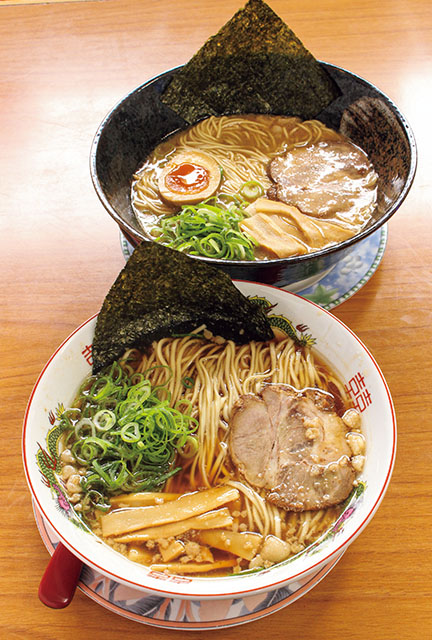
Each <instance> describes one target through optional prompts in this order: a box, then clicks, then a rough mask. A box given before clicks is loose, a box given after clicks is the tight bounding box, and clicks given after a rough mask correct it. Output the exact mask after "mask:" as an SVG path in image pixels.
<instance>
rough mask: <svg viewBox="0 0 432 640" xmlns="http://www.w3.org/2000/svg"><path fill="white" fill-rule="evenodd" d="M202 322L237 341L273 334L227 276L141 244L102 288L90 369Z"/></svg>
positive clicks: (156, 246)
mask: <svg viewBox="0 0 432 640" xmlns="http://www.w3.org/2000/svg"><path fill="white" fill-rule="evenodd" d="M202 324H205V325H206V326H207V328H208V329H209V330H210V331H211V332H212V333H213V334H214V335H220V336H222V337H224V338H226V339H229V340H233V341H234V342H236V343H238V344H243V343H245V342H249V341H250V340H257V341H265V340H269V339H270V338H272V337H273V332H272V329H271V327H270V324H269V321H268V319H267V316H266V314H265V313H264V311H263V310H262V309H261V308H260V307H259V306H257V305H256V304H254V303H253V302H252V301H249V300H248V298H247V297H245V296H244V295H243V294H242V293H241V292H240V291H239V290H238V289H237V288H236V286H235V285H234V284H233V282H232V280H231V278H230V277H229V275H227V274H226V273H225V272H223V271H220V270H219V269H216V268H215V267H212V266H210V265H208V264H206V263H205V262H202V261H200V260H196V259H194V258H190V257H189V256H187V255H186V254H184V253H181V252H179V251H175V250H173V249H169V248H168V247H164V246H163V245H160V244H157V243H154V242H142V243H141V244H140V245H139V246H138V247H137V248H136V249H135V250H134V252H133V254H132V255H131V257H130V258H129V260H128V262H127V263H126V266H125V267H124V268H123V269H122V271H121V272H120V274H119V275H118V277H117V279H116V281H115V282H114V284H113V286H112V287H111V289H110V291H109V292H108V294H107V296H106V298H105V300H104V302H103V305H102V308H101V311H100V313H99V316H98V319H97V322H96V328H95V335H94V339H93V348H92V353H93V372H94V373H97V372H98V371H100V370H101V369H102V368H103V367H105V366H107V365H109V364H111V363H112V362H114V360H116V359H118V358H119V357H120V356H121V355H122V354H123V353H124V351H125V350H126V349H128V348H131V347H136V348H138V349H144V348H145V347H147V346H149V345H150V344H151V343H152V342H153V341H154V340H159V339H161V338H163V337H169V336H173V335H176V334H183V333H189V332H191V331H193V330H194V329H196V328H197V327H199V326H200V325H202Z"/></svg>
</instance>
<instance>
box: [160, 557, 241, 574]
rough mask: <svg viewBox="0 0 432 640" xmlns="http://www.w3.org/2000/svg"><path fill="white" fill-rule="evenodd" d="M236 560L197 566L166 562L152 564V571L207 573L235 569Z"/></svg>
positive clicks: (189, 563)
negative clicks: (229, 568)
mask: <svg viewBox="0 0 432 640" xmlns="http://www.w3.org/2000/svg"><path fill="white" fill-rule="evenodd" d="M236 564H237V560H236V559H235V558H234V559H233V560H218V561H217V562H212V563H208V562H205V563H202V564H198V563H195V562H186V563H183V562H168V563H167V564H152V565H150V569H151V570H152V571H160V572H163V571H169V573H209V572H210V571H216V570H217V569H226V568H227V567H235V565H236Z"/></svg>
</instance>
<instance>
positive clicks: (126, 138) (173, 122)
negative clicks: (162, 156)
mask: <svg viewBox="0 0 432 640" xmlns="http://www.w3.org/2000/svg"><path fill="white" fill-rule="evenodd" d="M321 64H322V66H323V67H324V68H325V69H326V70H327V71H328V73H329V74H330V75H331V76H332V77H333V78H334V80H335V81H336V82H337V84H338V86H339V88H340V90H341V92H342V93H341V96H340V97H339V98H337V99H336V100H334V101H333V102H332V103H331V104H330V105H329V106H328V107H327V108H326V109H325V110H324V111H322V112H321V113H320V114H319V116H317V119H318V120H321V121H322V122H323V123H324V124H326V125H327V126H329V127H331V128H333V129H336V130H339V131H341V133H343V134H345V135H346V136H348V138H350V139H351V140H352V141H353V142H354V143H355V144H357V145H358V146H359V147H361V148H362V149H363V150H364V151H365V152H366V153H367V155H368V156H369V158H370V160H371V161H372V163H373V165H374V167H375V170H376V172H377V174H378V199H377V207H376V210H375V213H374V215H373V216H372V219H371V220H370V221H369V223H368V225H367V226H366V227H365V228H364V229H363V230H362V231H361V232H360V233H358V234H357V235H355V236H353V237H352V238H349V239H348V240H345V241H344V242H340V243H338V244H336V245H334V246H332V247H328V248H326V249H321V250H320V251H315V252H314V253H311V254H307V255H303V256H292V257H289V258H279V259H276V260H255V261H240V260H218V259H214V258H201V257H200V258H198V257H197V258H196V259H197V260H204V261H205V262H208V263H210V264H213V265H214V266H216V267H220V268H221V269H223V270H224V271H226V272H228V273H229V275H230V276H231V277H232V278H236V279H242V280H249V281H256V282H263V283H266V284H273V285H275V286H279V287H283V286H289V285H294V284H299V283H304V285H305V286H308V284H311V283H312V282H313V281H314V280H318V279H319V278H320V277H321V275H324V274H325V273H327V272H328V271H329V270H330V269H331V268H332V267H334V266H335V265H336V263H338V262H339V261H340V260H342V259H343V258H344V257H345V256H346V255H347V254H349V253H350V252H351V251H352V250H353V249H355V247H356V245H357V243H359V242H361V241H362V240H364V239H365V238H367V237H368V236H369V235H371V234H372V233H374V232H375V231H377V230H378V229H379V228H380V227H381V226H382V225H383V224H385V223H386V222H387V221H388V220H389V219H390V218H391V217H392V216H393V214H394V213H395V212H396V211H397V210H398V208H399V207H400V205H401V204H402V202H403V201H404V199H405V197H406V195H407V194H408V191H409V189H410V188H411V185H412V183H413V180H414V175H415V171H416V166H417V149H416V143H415V138H414V134H413V131H412V129H411V127H410V125H409V123H408V122H407V120H406V119H405V118H404V116H403V115H402V113H401V112H400V110H399V109H398V107H397V106H396V105H395V104H394V103H393V102H392V101H391V100H390V99H389V98H388V97H387V96H386V95H384V94H383V93H382V92H381V91H380V90H379V89H377V88H376V87H374V86H373V85H372V84H371V83H370V82H368V81H367V80H364V79H363V78H360V77H359V76H357V75H355V74H353V73H351V72H350V71H346V70H345V69H341V68H340V67H337V66H334V65H331V64H328V63H325V62H321ZM178 69H180V67H178V68H177V69H172V70H170V71H167V72H165V73H163V74H161V75H159V76H156V77H155V78H153V79H152V80H149V81H148V82H146V83H144V84H143V85H141V86H140V87H138V88H136V89H134V90H133V91H132V92H131V93H129V94H128V95H127V96H125V97H124V98H123V99H122V100H121V101H120V102H119V103H118V104H117V105H116V106H115V107H114V108H113V109H112V110H111V111H110V112H109V113H108V115H107V116H106V117H105V119H104V120H103V122H102V123H101V124H100V126H99V128H98V130H97V132H96V135H95V137H94V140H93V145H92V149H91V157H90V170H91V177H92V181H93V185H94V187H95V189H96V193H97V194H98V196H99V198H100V200H101V202H102V204H103V205H104V206H105V208H106V209H107V211H108V213H109V214H110V215H111V217H112V218H113V219H114V220H115V221H116V222H117V224H118V225H119V227H120V230H121V231H122V233H123V234H124V235H125V236H126V238H127V240H128V241H129V242H130V243H131V245H132V246H137V245H138V244H139V243H140V242H141V241H142V240H148V239H149V238H148V237H147V236H146V235H145V233H144V231H143V229H142V227H141V225H140V223H139V221H138V219H137V218H136V217H135V214H134V211H133V208H132V205H131V183H132V177H133V174H134V173H135V172H136V171H137V170H138V169H139V168H140V167H141V166H142V165H143V164H144V161H145V159H146V158H147V156H148V155H149V153H150V152H151V151H152V150H153V149H154V148H155V147H156V146H157V144H159V142H160V141H161V140H162V139H163V138H165V137H166V136H168V135H170V134H171V133H174V132H176V131H178V130H179V129H184V128H186V127H187V126H188V124H187V123H186V122H185V121H184V120H183V119H182V118H181V117H180V116H178V115H177V114H175V113H174V112H173V111H172V110H171V109H170V108H169V107H167V106H166V105H164V104H163V103H162V102H161V100H160V95H161V93H162V92H163V91H164V89H165V87H166V86H167V85H168V83H169V82H170V80H171V78H172V76H173V74H175V73H176V71H177V70H178Z"/></svg>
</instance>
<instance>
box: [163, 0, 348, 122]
mask: <svg viewBox="0 0 432 640" xmlns="http://www.w3.org/2000/svg"><path fill="white" fill-rule="evenodd" d="M340 93H341V92H340V90H339V88H338V86H337V85H336V83H335V82H334V80H333V79H332V78H331V77H330V75H329V74H328V73H327V71H326V70H325V69H324V68H323V67H322V66H321V65H320V64H319V62H318V61H317V60H316V59H315V58H314V56H313V55H312V54H311V53H310V52H309V51H308V50H307V49H306V48H305V47H304V45H303V44H302V42H301V41H300V40H299V39H298V38H297V36H296V35H295V34H294V32H293V31H292V30H291V29H290V28H289V27H288V26H287V25H286V24H285V23H284V22H283V20H281V18H279V16H278V15H277V14H276V13H275V12H274V11H273V10H272V9H271V8H270V7H269V6H268V5H267V4H266V3H265V2H263V1H262V0H249V2H247V4H246V5H245V6H244V8H243V9H240V10H239V11H238V12H237V13H236V14H235V15H234V16H233V17H232V18H231V20H229V21H228V22H227V23H226V24H225V25H224V26H223V27H222V28H221V29H220V30H219V31H218V33H217V34H216V35H214V36H212V37H211V38H209V39H208V40H207V42H205V44H204V45H203V46H202V47H201V49H200V50H199V51H198V52H197V53H196V54H195V55H194V56H193V57H192V58H191V60H190V61H189V62H188V63H187V64H186V65H185V66H184V67H183V68H182V69H180V70H179V71H177V72H176V74H175V75H174V77H173V79H172V80H171V82H170V84H169V85H168V87H167V88H166V89H165V91H164V93H163V94H162V96H161V100H162V102H163V103H164V104H166V105H167V106H169V107H170V108H171V109H172V110H173V111H175V112H176V113H177V114H179V115H180V116H181V117H182V118H183V119H184V120H186V121H187V122H188V123H190V124H191V123H194V122H197V121H198V120H201V119H203V118H205V117H208V116H211V115H227V114H239V113H243V114H247V113H270V114H278V115H288V116H298V117H299V118H301V119H303V120H306V119H310V118H314V117H315V116H317V115H318V114H319V113H320V112H321V111H322V110H323V109H324V108H325V107H327V106H328V105H329V104H330V103H331V102H332V101H333V100H334V99H335V98H337V97H338V96H339V95H340Z"/></svg>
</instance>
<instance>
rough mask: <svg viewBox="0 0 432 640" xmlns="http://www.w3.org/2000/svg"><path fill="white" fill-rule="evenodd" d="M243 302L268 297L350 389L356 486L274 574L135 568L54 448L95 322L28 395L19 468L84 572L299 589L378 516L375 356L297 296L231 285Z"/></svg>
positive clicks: (385, 451)
mask: <svg viewBox="0 0 432 640" xmlns="http://www.w3.org/2000/svg"><path fill="white" fill-rule="evenodd" d="M235 284H236V286H237V287H238V288H239V289H240V290H241V292H242V293H243V294H245V295H247V296H249V295H254V296H255V295H257V296H259V297H261V298H266V299H267V300H268V301H269V302H270V303H271V304H272V305H274V313H275V314H277V315H283V316H285V317H286V318H287V319H288V320H290V322H291V323H292V325H291V326H292V327H294V328H295V330H296V331H301V332H302V333H305V334H307V335H309V336H311V338H312V339H313V340H314V341H315V345H314V348H315V349H316V351H317V353H318V355H319V356H320V357H321V358H322V359H323V360H324V361H325V362H326V363H327V364H328V365H329V367H330V368H331V369H332V370H333V371H334V372H335V373H337V374H338V376H339V378H340V379H341V380H342V381H343V383H344V384H345V387H346V390H347V393H348V394H349V395H350V396H351V398H352V401H353V403H354V405H355V406H356V407H357V409H358V411H359V412H360V414H361V418H362V431H363V434H364V436H365V439H366V459H365V465H364V468H363V471H362V472H361V475H360V476H359V483H358V485H357V487H356V488H355V489H354V492H353V493H352V494H351V496H350V498H349V500H348V501H347V502H346V503H344V506H343V509H342V511H341V514H340V515H339V516H338V518H337V520H336V521H335V522H334V523H333V525H331V527H330V529H329V530H328V531H327V532H326V533H325V534H323V535H322V536H321V538H319V539H318V540H316V542H314V543H313V544H312V545H310V546H308V547H306V548H305V549H304V550H303V551H301V552H300V553H297V555H295V556H292V557H291V558H289V559H288V560H285V561H284V562H282V563H280V564H277V565H274V566H272V567H270V568H268V569H262V570H259V571H255V572H252V573H251V572H249V573H247V572H246V573H240V574H238V575H231V576H225V577H201V578H200V577H187V576H179V575H167V574H166V573H159V572H156V571H152V570H151V569H150V568H148V567H146V566H144V565H140V564H138V563H135V562H132V561H131V560H129V559H128V558H127V557H126V556H124V555H122V554H120V553H119V552H117V551H115V550H114V549H113V548H112V547H110V546H108V545H107V544H105V543H104V542H102V540H101V539H100V538H98V537H96V536H95V535H94V534H93V533H92V532H90V531H89V530H87V529H86V528H85V527H83V526H82V523H81V522H80V520H79V519H78V517H77V515H76V514H75V512H74V511H73V509H72V508H71V505H70V504H69V501H68V500H67V498H66V495H65V490H64V486H63V484H62V482H61V481H60V480H59V478H58V476H57V475H56V465H57V464H58V462H57V458H56V453H55V451H53V445H52V443H53V441H54V442H55V437H56V428H57V426H58V418H57V416H58V414H59V409H60V408H61V407H67V406H70V403H71V402H72V400H73V398H74V396H75V394H76V392H77V390H78V387H79V386H80V383H81V382H82V380H83V379H84V377H85V376H86V375H87V374H89V373H90V371H91V362H92V361H91V345H92V339H93V332H94V327H95V322H96V316H94V317H93V318H90V319H89V320H87V321H86V322H85V323H84V324H82V325H81V326H80V327H78V328H77V329H76V330H75V331H74V332H73V333H72V334H71V335H70V336H69V337H68V338H67V339H66V340H65V341H64V342H63V344H62V345H61V346H60V347H59V348H58V349H57V350H56V351H55V352H54V354H53V355H52V356H51V358H50V359H49V361H48V363H47V364H46V366H45V367H44V369H43V371H42V373H41V374H40V376H39V378H38V380H37V382H36V384H35V387H34V389H33V392H32V394H31V397H30V400H29V403H28V407H27V411H26V414H25V419H24V428H23V461H24V468H25V473H26V477H27V481H28V485H29V488H30V491H31V494H32V497H33V501H34V504H35V506H36V509H37V510H38V511H39V512H40V515H41V517H42V518H44V520H45V521H46V522H47V523H48V524H49V525H50V527H51V528H52V529H53V531H54V532H55V535H56V537H57V538H58V539H59V540H60V541H61V542H62V543H63V545H64V546H66V547H67V548H68V549H69V550H70V551H71V552H72V553H73V554H74V555H76V556H77V557H78V558H79V559H81V560H82V561H83V562H84V563H85V564H86V565H88V566H90V567H91V568H93V569H94V570H95V571H97V572H99V573H101V574H103V575H104V576H107V577H108V578H110V579H112V580H114V581H116V582H118V583H122V584H125V585H128V586H130V587H132V588H135V589H138V590H141V591H143V592H146V593H153V594H157V595H162V596H164V597H171V598H186V599H195V598H197V599H200V600H203V599H215V598H233V597H246V596H250V595H254V594H256V593H263V592H269V591H272V590H275V589H279V588H281V587H287V588H291V589H292V590H295V589H296V585H298V581H299V580H303V579H305V578H307V577H308V576H312V575H315V574H316V573H317V572H319V571H320V569H323V568H324V567H325V566H327V567H329V566H332V565H333V564H334V562H335V561H336V559H337V558H338V557H340V555H341V554H342V553H343V552H344V551H345V550H346V549H347V547H348V546H349V545H350V544H351V543H352V542H353V541H354V540H355V539H356V537H357V536H358V535H359V534H360V533H361V531H362V530H363V529H364V528H365V527H366V525H367V524H368V523H369V522H370V520H371V519H372V517H373V515H374V513H375V512H376V510H377V508H378V506H379V504H380V502H381V500H382V498H383V496H384V494H385V491H386V489H387V487H388V484H389V482H390V477H391V473H392V469H393V464H394V460H395V452H396V421H395V414H394V409H393V404H392V400H391V396H390V393H389V390H388V387H387V384H386V382H385V379H384V377H383V375H382V373H381V371H380V369H379V367H378V365H377V363H376V362H375V360H374V358H373V357H372V355H371V354H370V353H369V351H368V350H367V348H366V347H365V346H364V345H363V344H362V342H361V341H360V340H359V339H358V338H357V337H356V336H355V335H354V334H353V333H352V331H350V330H349V329H348V328H347V327H346V326H345V325H344V324H342V323H341V322H340V321H339V320H338V319H337V318H335V317H334V316H333V315H332V314H330V313H329V312H327V311H325V310H323V309H322V308H321V307H319V306H317V305H315V304H314V303H312V302H309V301H307V300H305V299H303V298H301V297H299V296H297V295H295V294H293V293H291V292H288V291H285V290H283V289H280V288H276V287H273V286H269V285H263V284H257V283H251V282H238V281H237V282H235Z"/></svg>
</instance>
